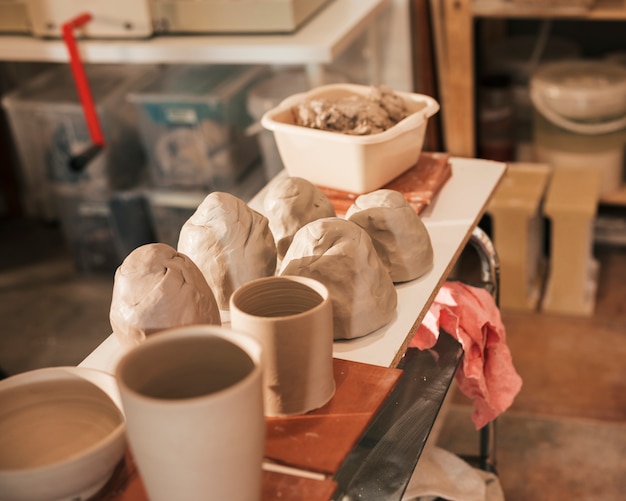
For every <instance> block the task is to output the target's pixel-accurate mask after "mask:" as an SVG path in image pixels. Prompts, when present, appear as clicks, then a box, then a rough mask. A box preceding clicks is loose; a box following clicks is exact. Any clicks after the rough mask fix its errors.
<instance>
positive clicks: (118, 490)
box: [92, 452, 337, 501]
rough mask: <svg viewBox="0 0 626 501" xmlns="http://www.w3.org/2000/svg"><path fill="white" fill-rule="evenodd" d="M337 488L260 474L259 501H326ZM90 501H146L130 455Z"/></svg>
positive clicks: (272, 473) (330, 482)
mask: <svg viewBox="0 0 626 501" xmlns="http://www.w3.org/2000/svg"><path fill="white" fill-rule="evenodd" d="M336 488H337V483H336V482H334V481H333V480H330V479H317V478H309V477H304V476H296V475H290V474H287V473H283V472H275V471H267V470H263V487H262V494H261V501H275V500H276V499H284V500H285V501H289V500H305V499H306V500H307V501H328V500H329V499H331V497H332V495H333V493H334V492H335V490H336ZM92 501H149V500H148V495H147V493H146V489H145V487H144V485H143V482H142V480H141V477H140V476H139V474H138V472H137V467H136V465H135V462H134V461H133V458H132V456H131V454H130V452H127V453H126V457H125V458H124V460H123V461H122V462H121V463H120V464H119V465H118V467H117V468H116V470H115V472H114V473H113V476H112V477H111V479H110V480H109V482H108V483H107V484H106V485H105V486H104V487H103V488H102V490H101V491H100V492H99V493H98V494H96V496H95V497H93V498H92Z"/></svg>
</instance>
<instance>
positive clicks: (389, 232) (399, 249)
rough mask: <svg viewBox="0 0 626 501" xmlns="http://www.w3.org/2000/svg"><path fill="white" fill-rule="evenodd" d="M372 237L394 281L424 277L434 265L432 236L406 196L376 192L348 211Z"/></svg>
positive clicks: (355, 202) (356, 201) (384, 190)
mask: <svg viewBox="0 0 626 501" xmlns="http://www.w3.org/2000/svg"><path fill="white" fill-rule="evenodd" d="M346 219H348V220H350V221H352V222H353V223H356V224H358V225H359V226H360V227H361V228H363V229H364V230H365V231H366V232H367V234H368V235H369V236H370V237H371V239H372V242H373V243H374V248H375V249H376V252H378V255H379V257H380V258H381V260H382V262H383V263H384V265H385V267H386V268H387V270H388V271H389V274H390V275H391V279H392V280H393V281H394V282H406V281H408V280H413V279H415V278H418V277H421V276H422V275H423V274H424V273H426V272H427V271H428V270H430V269H431V268H432V266H433V261H434V254H433V246H432V242H431V240H430V235H429V234H428V230H427V229H426V226H424V223H423V221H422V219H421V218H420V217H419V215H418V214H417V213H416V212H415V210H414V209H413V208H412V207H411V206H410V205H409V203H408V202H407V201H406V199H405V198H404V196H402V193H400V192H398V191H395V190H386V189H382V190H376V191H373V192H371V193H367V194H365V195H360V196H359V197H357V198H356V200H355V201H354V203H353V204H352V205H351V206H350V207H349V208H348V210H347V212H346Z"/></svg>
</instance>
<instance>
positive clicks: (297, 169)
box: [261, 84, 439, 194]
mask: <svg viewBox="0 0 626 501" xmlns="http://www.w3.org/2000/svg"><path fill="white" fill-rule="evenodd" d="M369 92H370V87H369V86H367V85H357V84H330V85H322V86H320V87H316V88H315V89H312V90H310V91H308V92H304V93H299V94H295V95H293V96H290V97H288V98H287V99H285V100H283V101H282V102H281V103H280V105H278V106H277V107H276V108H274V109H272V110H270V111H268V112H267V113H265V115H263V118H262V119H261V125H263V127H265V128H267V129H269V130H271V131H273V132H274V137H275V138H276V144H277V145H278V151H279V152H280V156H281V159H282V161H283V164H284V165H285V169H286V170H287V172H288V174H289V175H290V176H298V177H302V178H304V179H307V180H309V181H311V182H312V183H314V184H317V185H321V186H325V187H328V188H335V189H338V190H344V191H348V192H352V193H357V194H360V193H367V192H370V191H374V190H377V189H379V188H381V187H382V186H384V185H385V184H387V183H388V182H389V181H391V180H392V179H394V178H396V177H397V176H399V175H400V174H402V173H403V172H405V171H406V170H408V169H409V168H411V167H412V166H413V165H415V163H416V162H417V160H418V158H419V155H420V153H421V151H422V146H423V144H424V136H425V134H426V126H427V124H428V119H429V118H430V117H431V116H433V115H434V114H435V113H437V112H438V111H439V103H438V102H437V101H436V100H435V99H433V98H432V97H430V96H426V95H423V94H413V93H408V92H397V94H398V95H400V96H401V97H402V98H403V99H404V100H405V102H406V105H407V107H408V109H409V111H410V112H411V114H410V115H409V116H408V117H406V118H405V119H403V120H401V121H400V122H398V123H397V124H395V125H394V126H393V127H391V128H389V129H387V130H385V131H384V132H380V133H378V134H370V135H365V136H354V135H347V134H341V133H339V132H328V131H324V130H317V129H311V128H308V127H303V126H299V125H295V123H294V119H293V114H292V108H293V107H294V106H296V105H297V104H299V103H302V102H304V101H307V100H310V99H314V98H329V99H333V98H339V97H345V96H349V95H354V94H357V95H362V96H366V95H367V94H368V93H369Z"/></svg>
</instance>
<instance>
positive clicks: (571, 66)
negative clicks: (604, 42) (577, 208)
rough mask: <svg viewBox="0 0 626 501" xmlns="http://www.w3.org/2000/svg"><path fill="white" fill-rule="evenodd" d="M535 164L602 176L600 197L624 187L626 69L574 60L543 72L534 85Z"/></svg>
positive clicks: (533, 80)
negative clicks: (593, 171)
mask: <svg viewBox="0 0 626 501" xmlns="http://www.w3.org/2000/svg"><path fill="white" fill-rule="evenodd" d="M530 97H531V100H532V103H533V106H534V109H535V112H536V113H535V115H536V116H535V121H534V131H533V132H534V134H533V135H534V146H535V153H536V157H537V160H538V161H539V162H545V163H548V164H550V165H552V166H553V167H559V168H580V167H584V168H593V169H598V170H599V171H600V172H601V185H600V195H604V194H607V193H610V192H612V191H614V190H616V189H618V188H620V186H621V185H622V178H623V170H624V145H625V142H626V132H625V131H626V68H624V67H622V66H619V65H617V64H613V63H610V62H606V61H589V60H575V61H563V62H558V63H549V64H544V65H541V66H539V68H538V69H537V71H536V72H535V73H534V74H533V76H532V78H531V83H530Z"/></svg>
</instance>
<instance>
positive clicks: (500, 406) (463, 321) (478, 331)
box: [409, 281, 522, 429]
mask: <svg viewBox="0 0 626 501" xmlns="http://www.w3.org/2000/svg"><path fill="white" fill-rule="evenodd" d="M440 328H441V329H443V330H444V331H445V332H447V333H448V334H450V335H452V336H453V337H455V338H456V340H457V341H459V343H461V346H463V350H464V352H465V355H464V356H463V363H462V365H461V367H459V370H458V371H457V373H456V381H457V384H458V386H459V389H460V390H461V392H463V394H464V395H466V396H467V397H469V398H471V399H472V400H473V403H474V411H473V413H472V421H473V422H474V426H475V427H476V429H479V428H482V427H483V426H484V425H486V424H487V423H488V422H489V421H492V420H493V419H495V418H496V417H497V416H498V415H500V414H501V413H503V412H504V411H505V410H506V409H508V408H509V407H510V405H511V404H512V403H513V400H514V399H515V397H516V396H517V394H518V393H519V391H520V389H521V387H522V378H521V377H520V376H519V374H518V373H517V372H516V370H515V367H514V366H513V360H512V357H511V352H510V351H509V348H508V346H507V344H506V331H505V328H504V325H503V324H502V320H501V318H500V310H499V309H498V307H497V305H496V303H495V300H494V299H493V296H492V295H491V294H489V292H487V291H486V290H485V289H481V288H478V287H472V286H469V285H465V284H463V283H461V282H452V281H450V282H446V283H445V284H444V285H443V287H441V289H440V290H439V293H438V294H437V297H436V298H435V301H434V302H433V304H432V306H431V307H430V310H429V311H428V312H427V313H426V316H425V318H424V320H423V322H422V325H420V327H419V329H418V330H417V332H416V333H415V336H414V337H413V339H412V340H411V343H410V345H409V346H412V347H416V348H419V349H421V350H425V349H428V348H431V347H432V346H433V345H434V344H435V343H436V342H437V338H438V337H439V329H440Z"/></svg>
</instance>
